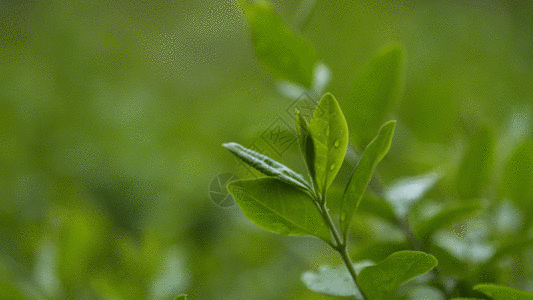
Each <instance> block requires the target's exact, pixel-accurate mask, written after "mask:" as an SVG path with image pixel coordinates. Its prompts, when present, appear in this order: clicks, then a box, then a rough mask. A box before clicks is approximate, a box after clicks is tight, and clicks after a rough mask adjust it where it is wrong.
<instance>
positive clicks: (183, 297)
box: [174, 295, 187, 300]
mask: <svg viewBox="0 0 533 300" xmlns="http://www.w3.org/2000/svg"><path fill="white" fill-rule="evenodd" d="M174 300H187V295H179V296H178V297H176V299H174Z"/></svg>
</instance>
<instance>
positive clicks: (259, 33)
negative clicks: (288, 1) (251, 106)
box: [241, 1, 317, 88]
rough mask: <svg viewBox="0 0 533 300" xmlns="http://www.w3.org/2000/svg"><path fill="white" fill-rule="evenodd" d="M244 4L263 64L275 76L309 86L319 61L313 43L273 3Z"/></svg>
mask: <svg viewBox="0 0 533 300" xmlns="http://www.w3.org/2000/svg"><path fill="white" fill-rule="evenodd" d="M241 5H242V7H243V10H244V13H245V15H246V19H247V21H248V24H249V27H250V35H251V39H252V44H253V47H254V50H255V54H256V56H257V60H258V61H259V64H260V65H261V67H262V68H263V69H264V70H265V71H266V72H267V73H268V74H270V75H271V76H273V77H274V78H277V79H282V80H288V81H290V82H294V83H297V84H300V85H302V86H304V87H305V88H310V87H311V82H312V80H313V69H314V67H315V64H316V62H317V54H316V50H315V48H314V47H313V45H312V44H311V43H309V42H308V41H307V40H305V39H304V38H302V37H301V36H299V35H297V34H296V33H294V32H293V31H291V29H290V28H289V27H287V25H285V23H284V22H283V20H282V19H281V18H280V16H279V15H278V14H277V13H276V11H275V10H274V8H273V7H272V6H271V5H270V3H268V2H266V1H257V2H254V3H246V2H245V1H241Z"/></svg>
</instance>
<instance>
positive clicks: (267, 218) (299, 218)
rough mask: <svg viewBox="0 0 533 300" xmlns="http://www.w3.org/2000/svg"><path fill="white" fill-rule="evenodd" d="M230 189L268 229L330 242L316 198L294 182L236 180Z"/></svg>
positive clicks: (244, 208)
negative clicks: (293, 183)
mask: <svg viewBox="0 0 533 300" xmlns="http://www.w3.org/2000/svg"><path fill="white" fill-rule="evenodd" d="M228 191H229V192H230V193H231V195H232V196H233V198H234V199H235V201H236V202H237V204H238V205H239V207H240V208H241V209H242V211H243V213H244V215H245V216H246V217H247V218H248V219H250V220H251V221H252V222H254V223H255V224H256V225H257V226H259V227H261V228H263V229H265V230H268V231H273V232H277V233H280V234H285V235H312V236H316V237H318V238H320V239H322V240H324V241H326V242H331V237H330V233H329V229H328V227H327V225H326V223H325V221H324V219H323V218H322V215H321V213H320V211H319V210H318V207H317V206H316V204H315V203H314V202H313V199H311V197H309V196H308V195H307V194H306V193H305V192H303V191H301V190H299V189H298V188H296V187H295V186H293V185H290V184H288V183H286V182H284V181H281V180H279V179H277V178H259V179H248V180H236V181H232V182H230V183H229V184H228Z"/></svg>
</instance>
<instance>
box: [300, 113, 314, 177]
mask: <svg viewBox="0 0 533 300" xmlns="http://www.w3.org/2000/svg"><path fill="white" fill-rule="evenodd" d="M296 132H297V134H298V143H299V144H300V151H301V152H302V155H303V157H304V159H305V164H306V165H307V169H308V170H309V176H311V180H313V184H314V185H315V186H316V181H315V144H314V142H313V138H312V136H311V132H310V131H309V124H307V121H306V120H305V118H304V117H303V116H302V114H300V111H298V110H296Z"/></svg>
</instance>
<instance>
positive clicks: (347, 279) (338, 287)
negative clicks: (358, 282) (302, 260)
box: [301, 261, 374, 299]
mask: <svg viewBox="0 0 533 300" xmlns="http://www.w3.org/2000/svg"><path fill="white" fill-rule="evenodd" d="M373 264H374V263H373V262H371V261H361V262H358V263H355V264H353V267H354V269H355V273H356V274H359V272H360V271H361V270H362V269H363V268H364V267H368V266H371V265H373ZM301 279H302V281H303V282H304V284H305V285H306V286H307V288H309V289H310V290H312V291H315V292H317V293H321V294H325V295H330V296H344V297H348V296H355V298H356V299H362V296H361V292H360V291H359V289H358V288H357V287H356V286H355V284H354V283H353V279H352V277H351V276H350V273H349V272H348V269H347V268H346V266H344V265H342V266H340V267H337V268H332V267H329V266H321V267H320V269H319V270H318V271H317V272H313V271H307V272H304V273H303V274H302V276H301Z"/></svg>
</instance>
